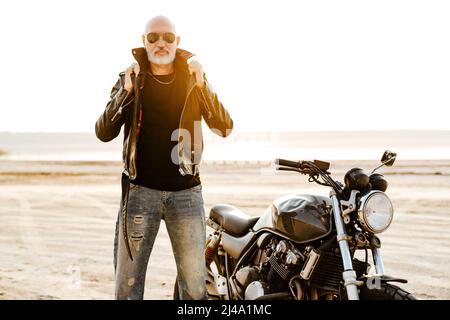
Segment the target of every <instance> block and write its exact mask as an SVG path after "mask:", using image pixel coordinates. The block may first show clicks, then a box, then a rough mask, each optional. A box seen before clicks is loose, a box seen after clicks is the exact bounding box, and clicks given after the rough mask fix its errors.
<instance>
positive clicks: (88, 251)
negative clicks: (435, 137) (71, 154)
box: [0, 160, 450, 299]
mask: <svg viewBox="0 0 450 320" xmlns="http://www.w3.org/2000/svg"><path fill="white" fill-rule="evenodd" d="M375 165H376V162H370V161H363V162H361V161H358V162H355V161H336V162H334V163H333V164H332V167H331V169H330V171H331V172H332V173H334V176H335V178H339V179H342V177H343V175H344V173H345V171H346V170H347V169H350V168H351V167H353V166H358V167H362V168H366V169H369V168H373V167H374V166H375ZM120 172H121V164H120V163H118V162H92V161H91V162H48V161H47V162H38V161H34V162H32V161H28V162H27V161H23V162H20V161H0V208H1V209H0V217H1V223H0V257H1V258H0V299H113V298H114V269H113V255H112V253H113V235H114V227H115V222H116V217H117V210H118V205H119V197H120ZM380 172H381V173H383V174H385V176H386V177H387V179H388V181H389V188H388V194H389V195H390V197H391V198H392V200H393V203H394V207H395V209H396V214H395V217H394V221H393V223H392V225H391V227H390V229H389V230H388V231H386V232H385V233H383V234H381V235H380V238H381V241H382V252H383V260H384V264H385V269H386V273H387V274H389V275H392V276H396V277H401V278H406V279H408V280H409V283H408V284H406V285H401V286H402V287H404V288H405V289H407V290H408V291H410V292H411V293H413V294H414V295H415V296H416V297H418V298H420V299H450V268H449V264H450V232H449V231H450V161H403V162H402V161H400V160H399V161H397V163H396V164H395V165H394V167H392V168H384V169H381V170H380ZM201 177H202V183H203V196H204V200H205V207H206V212H209V209H210V208H211V206H212V205H213V204H216V203H229V204H232V205H235V206H237V207H239V208H240V209H241V210H243V211H244V212H247V213H248V214H250V215H259V214H261V213H262V211H263V210H264V209H265V208H266V207H267V206H268V205H270V203H271V201H272V200H273V199H275V198H277V197H279V196H282V195H285V194H291V193H317V194H322V195H327V194H328V189H327V188H325V187H320V186H317V185H314V184H311V183H308V182H307V180H306V177H305V176H301V175H299V174H296V173H288V172H278V173H276V172H275V171H274V168H273V166H270V164H269V163H257V162H254V163H245V162H244V163H242V162H241V163H222V162H216V163H204V164H202V167H201ZM175 275H176V267H175V262H174V259H173V256H172V253H171V247H170V242H169V239H168V236H167V232H166V230H165V226H164V224H163V223H162V224H161V228H160V232H159V234H158V237H157V240H156V243H155V246H154V250H153V253H152V256H151V258H150V263H149V266H148V272H147V278H146V290H145V299H171V297H172V290H173V284H174V279H175Z"/></svg>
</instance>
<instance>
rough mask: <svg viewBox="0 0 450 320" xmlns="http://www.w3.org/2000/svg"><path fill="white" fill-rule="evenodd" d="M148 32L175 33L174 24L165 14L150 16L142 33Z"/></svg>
mask: <svg viewBox="0 0 450 320" xmlns="http://www.w3.org/2000/svg"><path fill="white" fill-rule="evenodd" d="M150 32H173V33H175V34H176V33H177V31H176V28H175V24H174V23H173V22H172V21H171V20H170V19H169V18H167V17H165V16H156V17H153V18H151V19H150V20H149V21H148V22H147V24H146V25H145V29H144V34H147V33H150Z"/></svg>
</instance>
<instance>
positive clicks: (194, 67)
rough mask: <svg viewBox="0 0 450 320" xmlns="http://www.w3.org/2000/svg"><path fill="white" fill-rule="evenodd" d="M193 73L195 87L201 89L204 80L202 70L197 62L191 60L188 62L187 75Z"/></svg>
mask: <svg viewBox="0 0 450 320" xmlns="http://www.w3.org/2000/svg"><path fill="white" fill-rule="evenodd" d="M192 73H195V80H196V84H197V87H199V88H203V86H204V85H205V79H204V78H203V68H202V65H201V64H200V63H198V61H195V60H191V61H190V62H189V74H192Z"/></svg>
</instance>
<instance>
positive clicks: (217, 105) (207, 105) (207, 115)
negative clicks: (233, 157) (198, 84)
mask: <svg viewBox="0 0 450 320" xmlns="http://www.w3.org/2000/svg"><path fill="white" fill-rule="evenodd" d="M199 91H200V95H201V97H202V99H201V100H200V103H201V104H202V106H201V107H202V115H203V118H204V119H205V121H206V124H207V125H208V127H209V128H210V129H211V130H212V131H213V132H214V133H216V134H217V135H219V136H221V137H227V136H228V135H229V134H230V133H231V131H232V130H233V120H232V119H231V117H230V114H229V113H228V111H227V110H226V109H225V108H224V106H223V105H222V103H221V102H220V101H219V98H218V97H217V94H216V93H215V92H214V90H213V89H212V87H211V85H210V84H209V83H208V81H207V80H206V78H205V85H204V86H203V88H201V89H199ZM202 102H203V103H202Z"/></svg>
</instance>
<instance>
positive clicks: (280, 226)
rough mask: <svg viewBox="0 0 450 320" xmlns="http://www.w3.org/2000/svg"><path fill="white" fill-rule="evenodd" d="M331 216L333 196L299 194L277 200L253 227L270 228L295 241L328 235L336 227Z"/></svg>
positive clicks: (304, 240) (301, 241) (257, 229)
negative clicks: (331, 198)
mask: <svg viewBox="0 0 450 320" xmlns="http://www.w3.org/2000/svg"><path fill="white" fill-rule="evenodd" d="M331 219H332V214H331V200H330V199H329V198H327V197H324V196H319V195H310V194H295V195H289V196H284V197H281V198H278V199H276V200H275V201H273V202H272V204H271V205H270V206H269V207H268V208H267V209H266V210H265V211H264V213H263V215H262V216H261V218H260V219H259V220H258V221H257V222H256V224H255V226H254V227H253V230H254V231H255V232H257V231H259V230H262V229H270V230H272V231H275V232H276V233H278V234H280V235H282V236H285V237H286V238H288V239H290V240H292V241H294V242H297V243H305V242H310V241H314V240H317V239H320V238H323V237H325V236H327V235H328V234H329V233H330V232H331V229H332V222H331V221H332V220H331Z"/></svg>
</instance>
